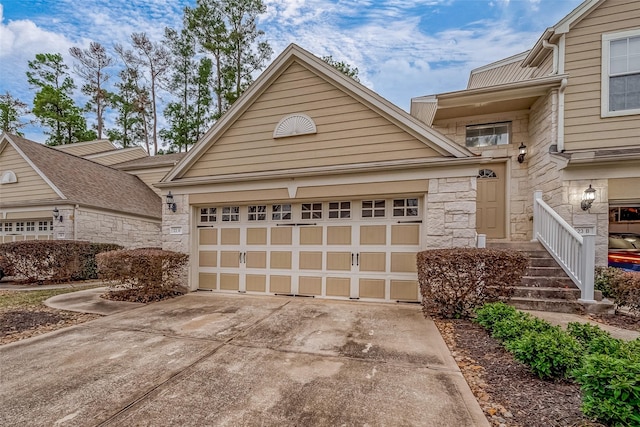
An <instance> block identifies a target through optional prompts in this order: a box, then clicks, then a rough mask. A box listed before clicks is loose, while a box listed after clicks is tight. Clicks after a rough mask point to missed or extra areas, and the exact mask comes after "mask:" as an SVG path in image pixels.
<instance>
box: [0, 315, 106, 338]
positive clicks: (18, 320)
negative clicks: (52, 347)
mask: <svg viewBox="0 0 640 427" xmlns="http://www.w3.org/2000/svg"><path fill="white" fill-rule="evenodd" d="M98 317H101V316H100V315H97V314H87V313H75V312H71V311H61V310H56V309H53V308H49V307H33V308H29V309H20V310H7V311H0V345H1V344H8V343H10V342H15V341H19V340H23V339H25V338H30V337H33V336H36V335H40V334H44V333H47V332H51V331H55V330H57V329H62V328H66V327H69V326H73V325H77V324H80V323H84V322H88V321H89V320H93V319H97V318H98Z"/></svg>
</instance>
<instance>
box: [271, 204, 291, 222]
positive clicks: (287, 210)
mask: <svg viewBox="0 0 640 427" xmlns="http://www.w3.org/2000/svg"><path fill="white" fill-rule="evenodd" d="M271 219H272V220H274V221H283V220H287V219H291V205H272V206H271Z"/></svg>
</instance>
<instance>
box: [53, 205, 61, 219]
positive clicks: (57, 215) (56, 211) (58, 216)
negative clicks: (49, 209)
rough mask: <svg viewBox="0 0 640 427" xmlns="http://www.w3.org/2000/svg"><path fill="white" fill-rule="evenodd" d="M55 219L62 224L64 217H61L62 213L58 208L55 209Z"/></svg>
mask: <svg viewBox="0 0 640 427" xmlns="http://www.w3.org/2000/svg"><path fill="white" fill-rule="evenodd" d="M53 218H54V219H57V220H58V221H60V222H62V215H60V211H59V210H58V207H57V206H56V207H55V208H53Z"/></svg>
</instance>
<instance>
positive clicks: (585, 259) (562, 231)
mask: <svg viewBox="0 0 640 427" xmlns="http://www.w3.org/2000/svg"><path fill="white" fill-rule="evenodd" d="M579 230H580V232H578V231H577V230H576V229H574V228H573V227H572V226H571V225H570V224H569V223H568V222H567V221H565V220H564V219H563V218H562V217H561V216H560V215H559V214H558V213H557V212H556V211H554V210H553V208H551V207H550V206H549V205H547V204H546V203H545V202H544V201H543V200H542V191H536V192H535V193H534V196H533V239H534V240H538V241H539V242H540V243H541V244H542V245H543V246H544V247H545V249H547V251H548V252H549V253H550V254H551V256H553V258H554V259H555V260H556V262H557V263H558V264H559V265H560V267H562V269H563V270H564V271H565V272H566V273H567V275H568V276H569V277H570V278H571V280H572V281H573V283H575V284H576V286H577V287H578V288H579V289H580V292H581V298H580V300H582V301H584V302H594V299H593V293H594V292H593V281H594V277H593V276H594V267H595V226H585V227H580V228H579Z"/></svg>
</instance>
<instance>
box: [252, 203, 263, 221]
mask: <svg viewBox="0 0 640 427" xmlns="http://www.w3.org/2000/svg"><path fill="white" fill-rule="evenodd" d="M266 220H267V205H254V206H249V221H266Z"/></svg>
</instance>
